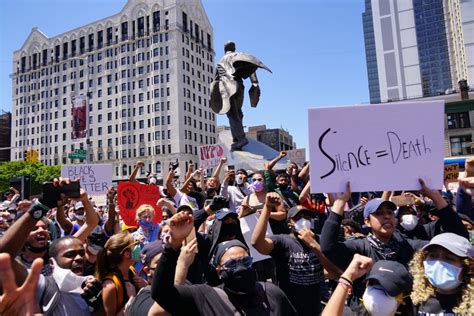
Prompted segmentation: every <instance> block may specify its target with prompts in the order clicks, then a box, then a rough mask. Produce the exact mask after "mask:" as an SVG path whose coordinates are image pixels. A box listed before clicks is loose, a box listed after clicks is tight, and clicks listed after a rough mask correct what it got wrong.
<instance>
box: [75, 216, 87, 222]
mask: <svg viewBox="0 0 474 316" xmlns="http://www.w3.org/2000/svg"><path fill="white" fill-rule="evenodd" d="M85 217H86V216H85V215H77V214H74V218H75V219H76V220H78V221H84V218H85Z"/></svg>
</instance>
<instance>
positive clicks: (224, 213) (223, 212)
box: [216, 208, 239, 221]
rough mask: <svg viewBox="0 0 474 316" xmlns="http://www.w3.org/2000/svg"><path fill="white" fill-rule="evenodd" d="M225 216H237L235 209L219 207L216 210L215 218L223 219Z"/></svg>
mask: <svg viewBox="0 0 474 316" xmlns="http://www.w3.org/2000/svg"><path fill="white" fill-rule="evenodd" d="M227 216H235V217H239V214H237V212H236V211H232V210H230V209H228V208H221V209H220V210H218V211H217V212H216V219H217V220H219V221H223V220H224V219H225V218H226V217H227Z"/></svg>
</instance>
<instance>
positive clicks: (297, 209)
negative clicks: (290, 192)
mask: <svg viewBox="0 0 474 316" xmlns="http://www.w3.org/2000/svg"><path fill="white" fill-rule="evenodd" d="M300 212H305V213H308V214H311V211H310V210H308V209H307V208H305V207H302V206H300V205H296V206H293V207H292V208H290V209H289V210H288V213H286V220H289V219H290V218H293V217H295V216H296V214H298V213H300Z"/></svg>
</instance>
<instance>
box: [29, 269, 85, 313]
mask: <svg viewBox="0 0 474 316" xmlns="http://www.w3.org/2000/svg"><path fill="white" fill-rule="evenodd" d="M36 302H37V303H38V304H39V306H40V308H41V311H42V312H43V313H44V315H48V316H49V315H54V316H67V315H74V316H90V315H91V312H90V311H89V306H88V305H87V302H86V301H85V300H84V299H83V298H82V297H81V295H80V294H79V293H67V292H62V291H60V290H59V287H58V286H57V284H56V282H55V281H54V279H53V277H52V276H48V277H45V276H43V275H40V278H39V281H38V286H37V288H36Z"/></svg>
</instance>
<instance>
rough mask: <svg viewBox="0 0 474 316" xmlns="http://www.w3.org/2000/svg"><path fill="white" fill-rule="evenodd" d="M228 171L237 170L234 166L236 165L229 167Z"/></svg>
mask: <svg viewBox="0 0 474 316" xmlns="http://www.w3.org/2000/svg"><path fill="white" fill-rule="evenodd" d="M227 170H229V171H234V170H235V166H234V165H229V166H227Z"/></svg>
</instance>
